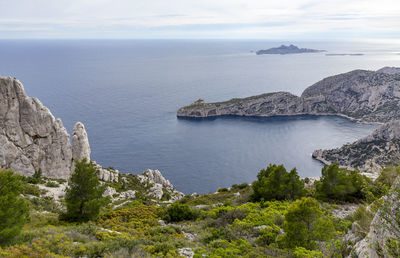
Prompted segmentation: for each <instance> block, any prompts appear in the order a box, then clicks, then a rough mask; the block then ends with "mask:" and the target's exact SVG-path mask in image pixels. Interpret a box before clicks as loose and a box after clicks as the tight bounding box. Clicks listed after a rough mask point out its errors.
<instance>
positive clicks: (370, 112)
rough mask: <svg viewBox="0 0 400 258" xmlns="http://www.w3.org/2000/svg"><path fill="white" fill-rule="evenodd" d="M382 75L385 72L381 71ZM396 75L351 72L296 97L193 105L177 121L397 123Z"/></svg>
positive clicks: (285, 94)
mask: <svg viewBox="0 0 400 258" xmlns="http://www.w3.org/2000/svg"><path fill="white" fill-rule="evenodd" d="M384 71H385V70H384ZM398 77H399V76H398V75H397V74H391V73H385V72H374V71H366V70H354V71H351V72H348V73H344V74H339V75H335V76H331V77H328V78H325V79H323V80H321V81H319V82H317V83H315V84H314V85H312V86H310V87H308V88H307V89H306V90H305V91H304V92H303V94H302V95H301V96H300V97H298V96H295V95H293V94H291V93H289V92H273V93H267V94H262V95H258V96H253V97H248V98H243V99H231V100H229V101H225V102H216V103H204V102H196V103H193V104H192V105H189V106H186V107H183V108H180V109H179V110H178V112H177V116H178V117H191V118H204V117H215V116H223V115H233V116H262V117H265V116H292V115H338V116H343V117H347V118H350V119H354V120H357V121H360V122H376V123H385V122H388V121H390V120H394V119H400V109H399V106H400V79H399V78H398Z"/></svg>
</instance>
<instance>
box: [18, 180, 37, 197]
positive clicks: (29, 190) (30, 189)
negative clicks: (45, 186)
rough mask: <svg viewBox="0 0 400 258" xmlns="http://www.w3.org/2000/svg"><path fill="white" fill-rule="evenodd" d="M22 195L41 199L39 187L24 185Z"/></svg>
mask: <svg viewBox="0 0 400 258" xmlns="http://www.w3.org/2000/svg"><path fill="white" fill-rule="evenodd" d="M21 193H22V194H24V195H33V196H37V197H39V196H40V193H41V192H40V189H39V187H38V186H37V185H32V184H29V183H24V184H23V185H22V189H21Z"/></svg>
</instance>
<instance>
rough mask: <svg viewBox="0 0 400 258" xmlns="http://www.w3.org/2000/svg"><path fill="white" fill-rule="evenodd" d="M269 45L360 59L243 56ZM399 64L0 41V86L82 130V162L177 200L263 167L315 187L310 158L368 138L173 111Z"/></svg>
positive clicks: (314, 126) (319, 122)
mask: <svg viewBox="0 0 400 258" xmlns="http://www.w3.org/2000/svg"><path fill="white" fill-rule="evenodd" d="M281 44H295V45H297V46H299V47H305V48H314V49H323V50H327V51H328V52H326V53H330V54H357V53H361V54H363V55H361V56H326V55H325V54H326V53H312V54H294V55H260V56H258V55H256V54H255V53H254V52H255V51H257V50H259V49H267V48H270V47H277V46H280V45H281ZM399 53H400V45H398V44H391V43H390V42H371V41H368V42H345V41H343V42H306V41H298V42H296V41H294V42H284V41H283V42H277V41H268V40H78V39H76V40H1V41H0V76H12V77H16V78H18V79H19V80H20V81H21V82H22V83H23V84H24V87H25V91H26V92H27V94H28V95H29V96H31V97H36V98H39V99H40V100H41V102H42V103H43V104H44V105H45V106H47V107H48V108H49V109H50V110H51V112H52V113H53V115H54V116H55V117H56V118H61V119H62V121H63V124H64V126H65V127H66V128H67V130H68V132H69V133H71V131H72V128H73V126H74V124H75V123H76V122H77V121H81V122H83V123H84V124H85V127H86V130H87V132H88V135H89V141H90V145H91V150H92V153H91V158H92V160H96V161H97V163H99V164H101V165H102V166H103V167H114V168H115V169H118V170H119V171H120V172H124V173H133V174H139V173H142V172H143V171H144V170H146V169H148V168H150V169H158V170H160V171H161V173H162V174H163V175H164V176H165V177H166V178H167V179H168V180H170V182H171V183H172V184H173V185H174V186H175V187H176V188H177V189H178V190H180V191H182V192H184V193H193V192H197V193H208V192H213V191H215V190H217V188H219V187H229V186H230V185H232V184H238V183H243V182H247V183H251V182H253V181H254V180H255V179H256V176H257V173H258V172H259V171H260V169H263V168H265V167H267V166H268V165H269V164H283V165H284V166H285V167H286V168H287V169H288V170H291V169H293V168H296V169H297V172H298V173H299V175H300V176H301V177H314V176H319V175H320V174H321V168H322V164H321V163H320V162H318V161H315V160H313V159H312V157H311V153H312V152H313V151H314V150H316V149H330V148H335V147H339V146H341V145H343V144H345V143H350V142H353V141H355V140H357V139H359V138H361V137H364V136H367V135H368V134H370V133H371V132H372V131H373V130H374V129H375V128H376V127H377V126H376V125H367V124H360V123H355V122H352V121H349V120H347V119H344V118H340V117H334V116H332V117H322V116H321V117H318V116H298V117H272V118H255V117H221V118H212V119H201V120H195V119H178V118H177V117H176V111H177V110H178V108H179V107H182V106H185V105H188V104H190V103H192V102H193V101H195V100H197V99H198V98H203V99H204V100H206V101H207V102H212V101H223V100H228V99H231V98H240V97H247V96H252V95H257V94H261V93H266V92H273V91H289V92H292V93H294V94H297V95H300V94H301V93H302V91H303V90H304V89H305V88H307V87H308V86H310V85H312V84H314V83H316V82H317V81H319V80H321V79H323V78H325V77H328V76H332V75H335V74H339V73H344V72H348V71H351V70H354V69H368V70H376V69H379V68H381V67H384V66H400V55H399Z"/></svg>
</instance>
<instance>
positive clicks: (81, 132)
mask: <svg viewBox="0 0 400 258" xmlns="http://www.w3.org/2000/svg"><path fill="white" fill-rule="evenodd" d="M72 158H73V159H74V160H77V161H80V160H82V159H84V158H86V159H87V160H90V146H89V139H88V136H87V133H86V130H85V126H84V125H83V124H82V123H81V122H77V123H76V124H75V126H74V130H73V132H72Z"/></svg>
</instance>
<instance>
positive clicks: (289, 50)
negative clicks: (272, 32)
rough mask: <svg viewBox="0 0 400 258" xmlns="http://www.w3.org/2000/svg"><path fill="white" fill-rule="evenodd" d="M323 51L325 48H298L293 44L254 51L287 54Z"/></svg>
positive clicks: (264, 53) (268, 53)
mask: <svg viewBox="0 0 400 258" xmlns="http://www.w3.org/2000/svg"><path fill="white" fill-rule="evenodd" d="M319 52H325V50H317V49H310V48H299V47H297V46H295V45H289V46H285V45H281V46H280V47H273V48H270V49H262V50H258V51H256V54H257V55H278V54H279V55H287V54H301V53H319Z"/></svg>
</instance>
